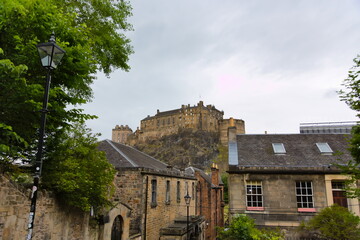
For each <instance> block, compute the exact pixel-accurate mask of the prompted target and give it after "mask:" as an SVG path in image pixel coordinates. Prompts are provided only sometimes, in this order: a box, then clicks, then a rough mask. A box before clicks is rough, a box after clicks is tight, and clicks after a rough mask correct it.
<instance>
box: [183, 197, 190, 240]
mask: <svg viewBox="0 0 360 240" xmlns="http://www.w3.org/2000/svg"><path fill="white" fill-rule="evenodd" d="M184 198H185V203H186V239H187V240H189V206H190V200H191V197H190V196H189V192H187V193H186V195H185V197H184Z"/></svg>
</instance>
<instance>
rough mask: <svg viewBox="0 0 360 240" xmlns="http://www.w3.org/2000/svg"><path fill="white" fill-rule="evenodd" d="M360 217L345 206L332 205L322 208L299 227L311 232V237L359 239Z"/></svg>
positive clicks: (344, 239) (341, 239)
mask: <svg viewBox="0 0 360 240" xmlns="http://www.w3.org/2000/svg"><path fill="white" fill-rule="evenodd" d="M359 224H360V218H359V217H358V216H356V215H354V214H353V213H351V212H350V211H349V210H348V209H347V208H344V207H341V206H339V205H336V204H335V205H332V206H330V207H327V208H324V209H322V210H321V211H320V212H319V213H318V214H317V215H316V216H315V217H313V218H312V219H311V220H310V221H308V222H307V223H302V225H301V226H300V229H301V230H302V231H307V232H309V233H311V238H312V239H329V240H357V239H360V226H359Z"/></svg>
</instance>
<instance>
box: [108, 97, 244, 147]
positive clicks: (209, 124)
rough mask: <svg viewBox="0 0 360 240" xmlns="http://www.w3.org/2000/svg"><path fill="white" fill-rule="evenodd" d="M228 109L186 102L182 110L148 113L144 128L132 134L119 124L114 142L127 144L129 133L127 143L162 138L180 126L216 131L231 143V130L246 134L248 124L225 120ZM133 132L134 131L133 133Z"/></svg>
mask: <svg viewBox="0 0 360 240" xmlns="http://www.w3.org/2000/svg"><path fill="white" fill-rule="evenodd" d="M223 116H224V112H223V111H220V110H218V109H216V108H215V106H214V105H206V106H205V105H204V103H203V101H200V102H199V103H198V104H197V105H194V106H190V104H188V105H182V106H181V108H179V109H174V110H170V111H164V112H160V111H159V110H157V113H156V114H155V115H154V116H150V115H148V116H147V117H146V118H144V119H143V120H141V122H140V128H139V129H137V130H136V131H135V132H134V133H133V134H129V131H128V128H126V129H123V128H124V127H121V126H120V127H119V126H118V125H116V127H115V128H114V129H113V130H112V141H114V142H118V143H124V141H123V138H122V137H121V136H126V141H125V143H127V144H129V145H134V144H136V143H137V142H144V141H146V140H148V139H159V138H161V137H163V136H167V135H171V134H175V133H177V132H178V130H179V129H180V128H184V129H193V130H194V131H197V130H201V131H207V132H215V133H219V135H220V142H221V143H223V144H227V139H228V137H227V129H228V127H229V126H236V127H237V131H238V133H239V134H242V133H245V123H244V121H243V120H241V119H233V118H230V119H223ZM131 133H132V132H131Z"/></svg>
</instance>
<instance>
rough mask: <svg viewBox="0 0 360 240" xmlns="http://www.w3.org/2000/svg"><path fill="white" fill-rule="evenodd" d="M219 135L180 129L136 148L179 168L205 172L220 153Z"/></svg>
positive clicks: (139, 144)
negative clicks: (194, 168)
mask: <svg viewBox="0 0 360 240" xmlns="http://www.w3.org/2000/svg"><path fill="white" fill-rule="evenodd" d="M219 146H220V143H219V134H218V133H214V132H206V131H201V130H198V131H193V130H191V129H179V131H178V133H176V134H172V135H168V136H163V137H162V138H160V139H157V140H148V141H146V142H145V143H138V144H136V145H135V148H137V149H139V150H140V151H142V152H145V153H147V154H149V155H150V156H152V157H154V158H156V159H158V160H160V161H163V162H165V163H167V164H169V165H172V166H174V167H177V168H186V167H188V166H194V167H197V168H199V169H203V170H205V169H206V168H208V167H209V166H210V163H211V162H212V161H214V160H215V159H216V158H217V156H218V153H219Z"/></svg>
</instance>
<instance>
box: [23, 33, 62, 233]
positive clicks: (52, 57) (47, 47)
mask: <svg viewBox="0 0 360 240" xmlns="http://www.w3.org/2000/svg"><path fill="white" fill-rule="evenodd" d="M36 47H37V49H38V52H39V56H40V60H41V64H42V66H43V67H44V68H45V69H46V70H47V75H46V83H45V92H44V99H43V107H42V109H41V123H40V129H39V141H38V146H37V153H36V159H35V174H34V184H33V187H32V193H31V205H30V214H29V224H28V235H27V237H26V240H30V239H32V234H33V229H34V220H35V210H36V199H37V191H38V186H39V180H40V176H41V171H42V164H43V160H42V151H43V145H44V135H45V125H46V114H47V112H48V110H47V105H48V100H49V89H50V81H51V70H53V69H55V68H56V67H57V66H58V65H59V63H60V61H61V59H62V58H63V56H64V54H65V51H64V50H63V49H61V48H60V47H59V46H58V45H56V42H55V34H54V33H53V34H51V37H50V41H49V42H47V43H40V44H38V45H36Z"/></svg>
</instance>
